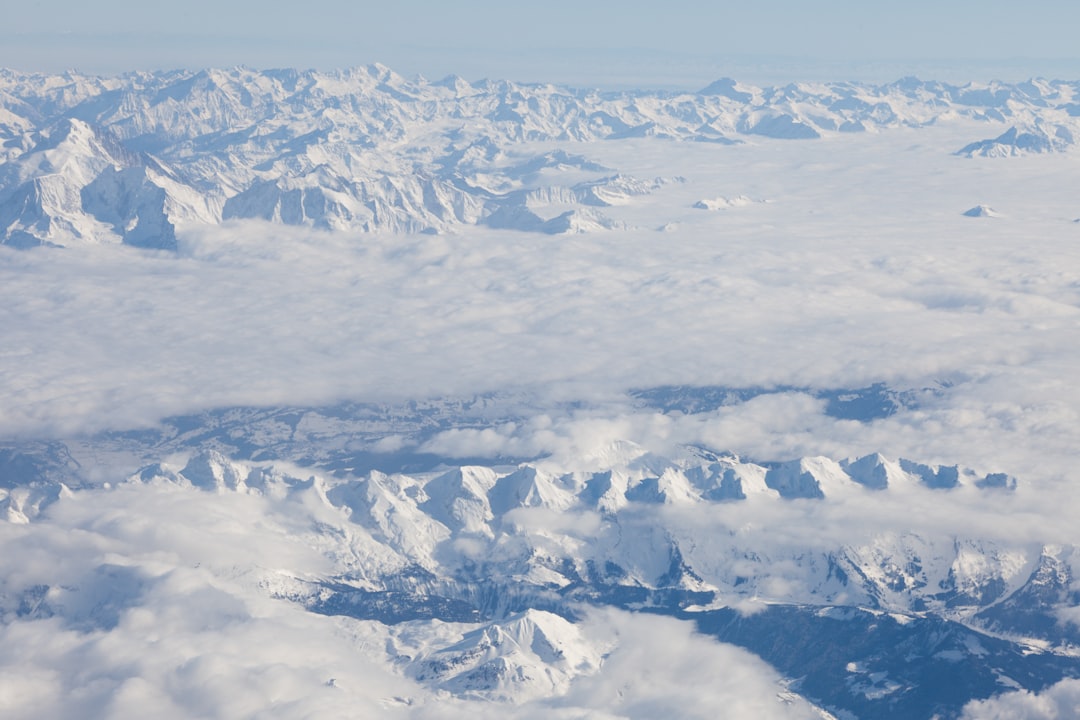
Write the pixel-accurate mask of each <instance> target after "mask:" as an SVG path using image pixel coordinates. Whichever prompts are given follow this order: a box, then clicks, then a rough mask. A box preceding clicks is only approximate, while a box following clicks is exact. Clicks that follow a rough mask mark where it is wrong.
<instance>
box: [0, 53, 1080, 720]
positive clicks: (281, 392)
mask: <svg viewBox="0 0 1080 720" xmlns="http://www.w3.org/2000/svg"><path fill="white" fill-rule="evenodd" d="M1078 133H1080V82H1072V81H1061V80H1044V79H1033V80H1030V81H1028V82H1022V83H1015V84H1007V83H983V84H974V83H973V84H968V85H950V84H946V83H940V82H933V81H923V80H918V79H915V78H905V79H902V80H899V81H897V82H894V83H890V84H885V85H868V84H859V83H848V82H837V83H821V84H791V85H787V86H783V87H768V88H760V87H754V86H751V85H747V84H743V83H740V82H737V81H735V80H730V79H721V80H718V81H717V82H715V83H712V84H711V85H709V86H708V87H705V88H702V89H701V90H699V91H698V92H695V93H681V92H660V91H621V92H610V93H609V92H601V91H594V90H577V89H568V88H563V87H556V86H551V85H533V84H520V83H513V82H507V81H495V80H482V81H475V82H468V81H466V80H464V79H461V78H457V77H449V78H446V79H444V80H441V81H438V82H431V81H427V80H424V79H422V78H417V79H413V80H410V79H406V78H403V77H401V76H399V75H397V74H395V73H394V72H393V71H391V70H390V69H388V68H385V67H382V66H378V65H375V66H370V67H366V68H357V69H353V70H347V71H341V72H334V73H326V72H315V71H297V70H274V71H255V70H250V69H245V68H236V69H232V70H210V71H204V72H188V71H177V72H155V73H149V72H147V73H132V74H128V75H123V76H118V77H108V78H106V77H92V76H86V75H81V74H78V73H75V72H69V73H65V74H63V75H43V74H27V73H21V72H16V71H9V70H0V329H2V337H3V341H2V342H0V398H2V402H0V548H2V552H0V716H2V717H4V718H31V717H33V718H38V717H55V718H117V719H120V718H135V717H146V716H148V715H149V716H153V717H155V718H191V717H205V718H303V717H319V718H332V717H342V718H346V717H349V718H352V717H362V718H369V717H372V718H373V717H380V718H382V717H386V718H395V717H409V718H458V717H461V718H464V717H470V718H476V717H479V718H486V717H492V718H496V717H497V718H506V717H509V718H540V717H543V718H567V719H571V718H601V719H603V718H611V719H614V718H634V719H637V718H659V717H672V718H710V719H713V718H747V717H755V718H819V719H820V718H836V719H839V720H852V719H856V718H861V719H871V718H927V719H930V718H966V719H968V720H973V719H975V718H999V717H1011V718H1064V717H1076V716H1080V549H1078V548H1080V534H1078V533H1080V531H1078V530H1077V523H1076V517H1077V516H1078V515H1080V484H1078V483H1077V482H1076V478H1075V474H1076V467H1077V462H1076V460H1077V454H1076V448H1078V447H1080V363H1077V362H1076V357H1078V356H1080V197H1078V196H1077V188H1080V150H1078V149H1076V148H1075V147H1074V145H1075V144H1076V138H1077V137H1080V135H1078Z"/></svg>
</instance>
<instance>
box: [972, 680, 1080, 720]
mask: <svg viewBox="0 0 1080 720" xmlns="http://www.w3.org/2000/svg"><path fill="white" fill-rule="evenodd" d="M1078 715H1080V680H1062V681H1061V682H1059V683H1057V684H1056V685H1051V686H1050V687H1048V688H1047V689H1046V690H1043V691H1042V692H1041V693H1032V692H1028V691H1026V690H1020V691H1018V692H1011V693H1004V694H1002V695H998V696H996V697H993V698H990V699H989V700H976V701H974V702H971V703H968V705H967V706H966V707H965V708H964V714H963V715H962V716H961V718H962V720H1065V719H1066V718H1073V717H1077V716H1078Z"/></svg>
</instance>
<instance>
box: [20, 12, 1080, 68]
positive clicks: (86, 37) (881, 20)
mask: <svg viewBox="0 0 1080 720" xmlns="http://www.w3.org/2000/svg"><path fill="white" fill-rule="evenodd" d="M162 8H163V6H162V5H159V4H154V3H148V2H145V0H98V1H97V2H94V3H86V2H85V1H81V2H75V1H74V0H26V1H24V2H18V3H13V6H12V7H10V8H8V9H6V10H5V11H4V18H3V29H0V66H7V67H13V68H17V69H21V70H37V69H40V70H59V69H64V68H77V69H80V70H83V71H87V72H106V73H111V72H119V71H123V70H128V69H157V68H174V67H206V66H231V65H238V64H243V65H249V66H252V67H282V66H296V67H318V68H330V67H344V66H350V65H361V64H367V63H371V62H382V63H384V64H386V65H389V66H390V67H392V68H394V69H395V70H398V71H399V72H402V73H404V74H406V75H413V74H416V73H421V74H423V75H425V76H428V77H442V76H443V75H446V74H448V73H451V72H456V73H458V74H461V75H463V76H465V77H466V78H470V79H476V78H479V77H484V76H487V77H508V78H512V79H520V80H552V81H556V82H568V83H572V84H579V85H600V86H604V85H610V86H614V85H634V84H642V85H661V86H662V85H671V86H689V87H692V86H695V85H699V84H702V83H704V82H707V81H708V80H710V79H712V78H715V77H716V76H718V75H720V74H729V75H732V76H735V77H739V78H745V79H747V80H750V81H755V80H756V81H761V80H768V81H782V80H784V79H846V78H849V77H851V78H855V77H858V78H863V79H882V80H888V79H895V78H896V77H900V76H902V75H905V74H912V73H915V74H919V75H921V76H924V77H931V76H935V77H941V78H943V79H952V78H957V77H970V78H971V79H990V78H991V77H1002V78H1004V79H1019V78H1021V77H1028V76H1031V75H1045V76H1057V77H1066V76H1067V77H1080V51H1078V50H1077V47H1078V44H1077V42H1076V40H1075V29H1076V28H1077V27H1080V3H1077V2H1075V0H1070V1H1068V2H1065V1H1062V0H1029V2H1027V3H1026V5H1024V6H1021V5H1019V4H1017V3H1015V2H1006V1H1003V0H982V1H981V2H978V1H976V0H952V1H949V0H937V2H934V1H931V0H908V1H907V2H902V3H901V2H871V1H869V0H863V1H861V2H856V1H855V0H822V1H819V2H800V1H797V0H771V1H768V0H765V1H759V2H745V1H744V2H719V3H712V4H704V3H700V2H688V1H686V0H666V1H665V2H663V3H661V2H657V1H656V0H653V1H650V2H644V1H642V0H623V1H622V2H606V1H598V0H594V1H593V2H581V1H580V0H547V1H546V2H540V3H528V4H526V3H511V2H507V1H505V0H503V1H501V2H500V1H494V0H457V2H445V1H443V2H438V1H435V0H398V1H397V2H392V3H390V2H386V3H383V2H380V3H373V2H363V1H361V2H346V1H345V0H306V1H305V2H283V1H282V0H264V1H263V2H253V1H252V0H240V1H238V2H221V1H220V0H218V1H217V2H214V1H212V0H187V1H186V2H183V3H176V4H174V5H172V6H171V7H169V9H167V10H165V9H162ZM946 76H948V77H946Z"/></svg>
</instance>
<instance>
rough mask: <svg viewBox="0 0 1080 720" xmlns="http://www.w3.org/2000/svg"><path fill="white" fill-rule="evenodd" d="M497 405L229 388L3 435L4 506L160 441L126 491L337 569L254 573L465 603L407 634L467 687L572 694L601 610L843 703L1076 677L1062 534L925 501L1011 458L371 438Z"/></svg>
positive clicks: (26, 600) (146, 452)
mask: <svg viewBox="0 0 1080 720" xmlns="http://www.w3.org/2000/svg"><path fill="white" fill-rule="evenodd" d="M829 392H831V391H829ZM837 394H838V395H842V396H844V397H849V396H853V395H856V394H857V393H856V392H854V391H845V392H842V393H839V392H838V393H837ZM496 405H497V404H496ZM492 408H493V406H492V405H490V404H485V403H480V402H478V401H477V399H473V400H470V401H455V400H443V401H432V402H430V403H427V404H423V403H414V404H412V405H411V406H410V407H408V408H403V407H401V408H399V407H393V408H391V407H386V408H380V407H376V406H337V407H333V408H321V409H320V408H280V409H269V410H254V409H242V408H237V409H230V410H226V411H220V412H217V413H209V414H207V415H204V416H201V417H194V418H176V419H174V420H172V421H168V422H167V423H165V425H163V426H162V428H161V430H160V431H159V432H156V433H146V432H143V433H132V434H127V433H117V434H110V435H103V436H99V437H96V438H93V439H89V440H81V441H79V442H78V443H75V444H72V445H71V446H67V445H65V444H64V443H60V442H52V443H37V444H34V443H29V444H10V445H8V446H6V447H5V448H3V449H2V450H0V501H2V502H3V507H4V508H5V509H6V511H7V519H8V521H9V522H15V523H39V522H47V519H46V518H47V517H48V516H49V515H50V513H52V512H53V511H54V510H51V509H50V508H54V509H55V508H62V507H63V504H64V503H65V502H77V501H79V499H80V498H85V499H87V500H90V501H92V499H93V498H94V497H98V496H99V494H100V493H108V492H113V491H114V490H109V489H107V488H104V487H102V486H100V485H98V484H96V482H94V481H92V480H90V478H91V477H99V476H100V470H98V469H95V468H94V467H93V463H94V462H95V460H94V458H96V457H97V456H98V453H104V454H105V455H106V456H108V457H126V458H130V462H140V461H141V462H145V461H147V460H153V459H155V458H156V460H155V461H153V462H151V463H150V464H144V465H143V466H142V467H141V468H139V469H137V470H135V469H133V470H132V471H131V472H130V474H129V476H128V479H127V480H126V481H125V482H123V483H121V484H120V487H123V488H126V490H125V492H140V489H142V490H141V491H143V492H161V491H164V490H165V489H167V491H168V492H170V493H181V494H183V495H185V496H191V495H195V496H203V497H205V498H206V501H207V502H208V503H212V502H213V501H214V499H215V498H217V499H222V498H226V497H229V496H233V497H237V496H240V497H253V498H258V499H259V500H260V502H264V503H267V504H268V505H267V509H268V512H269V515H268V516H272V517H277V518H282V517H296V518H298V519H297V520H296V521H295V522H294V527H295V528H296V529H295V530H293V532H294V533H299V535H297V538H296V539H297V541H298V542H302V543H303V544H305V545H308V546H310V547H316V548H319V549H320V552H321V553H323V554H324V556H325V557H326V558H327V559H328V560H329V561H330V564H331V566H332V570H330V571H328V572H322V573H317V574H313V573H310V572H305V571H300V572H297V571H295V570H293V571H284V570H283V571H270V570H260V571H259V572H260V577H262V579H261V580H260V581H259V583H260V587H261V588H263V592H265V593H266V594H267V595H269V596H270V597H274V598H278V599H280V600H283V601H286V600H287V601H291V602H293V603H296V604H298V605H300V606H302V607H304V608H306V609H307V610H309V611H310V612H313V613H316V614H318V615H328V616H347V617H351V618H356V619H360V620H365V621H372V620H373V621H378V622H380V623H384V624H386V625H389V626H391V627H397V626H402V627H403V628H404V627H413V626H414V625H415V624H417V623H420V624H423V623H430V622H433V621H438V623H449V624H451V625H453V624H457V623H463V624H464V625H462V627H463V630H462V632H461V634H460V635H459V636H449V635H448V636H446V638H445V640H444V641H442V642H441V644H439V643H436V644H435V645H429V646H427V649H425V650H423V651H422V652H419V654H413V653H406V652H405V651H404V650H400V651H395V652H400V653H402V654H400V655H394V656H393V657H394V658H395V659H394V662H395V663H397V664H398V665H399V666H400V667H401V668H402V671H403V672H405V673H406V674H407V675H408V676H409V677H411V678H413V679H414V680H416V681H418V682H420V683H422V684H424V685H426V686H428V687H431V688H433V689H434V690H436V691H438V692H442V693H446V694H448V695H449V696H453V697H455V698H459V699H462V700H484V701H493V702H512V703H521V702H527V701H529V700H530V699H534V698H542V697H553V696H559V695H561V694H564V693H566V692H568V688H569V687H570V686H571V685H572V684H573V683H574V682H575V678H579V677H586V676H589V675H591V674H593V673H595V672H597V671H598V668H600V667H602V665H603V662H604V660H603V652H602V651H601V650H600V649H598V646H596V645H595V644H594V643H592V642H591V641H586V640H584V639H583V638H582V637H581V635H580V632H579V629H578V627H577V626H576V625H575V623H576V622H577V621H578V620H580V619H581V617H582V614H583V613H584V612H586V610H587V608H589V607H615V608H621V609H625V610H633V611H637V612H642V611H644V612H648V613H652V614H660V615H669V616H672V617H675V618H679V619H682V620H683V621H686V622H688V623H692V624H694V626H695V627H697V628H698V630H699V631H700V632H702V633H705V634H708V635H711V636H713V637H716V638H718V639H720V640H723V641H725V642H729V643H734V644H737V645H740V646H742V647H744V648H747V649H749V650H750V651H752V652H754V653H756V654H758V655H759V656H760V657H762V658H764V659H765V660H766V661H768V662H769V663H771V664H773V665H774V666H775V667H777V668H778V669H779V670H780V671H781V672H783V673H784V674H785V675H787V676H788V677H790V678H799V680H798V682H797V683H795V684H793V685H791V686H790V688H789V690H790V691H791V692H794V693H801V694H802V695H803V696H805V697H806V698H808V699H809V700H811V701H813V702H814V703H817V704H819V705H821V706H823V707H824V708H826V709H828V710H830V711H831V712H834V713H839V715H838V716H841V717H842V716H844V715H843V713H850V714H852V715H854V716H856V717H875V716H886V715H895V716H904V717H931V716H933V715H935V714H936V715H938V716H941V717H955V716H957V714H958V713H959V711H960V709H961V708H962V707H963V705H964V704H965V703H966V702H967V701H969V700H971V699H973V698H984V697H988V696H991V695H993V694H995V693H999V692H1002V691H1003V690H1006V689H1010V688H1018V687H1019V688H1026V689H1029V690H1041V689H1042V688H1044V687H1046V686H1048V685H1051V684H1053V683H1055V682H1058V681H1060V680H1061V679H1062V678H1068V677H1076V676H1080V663H1078V661H1077V659H1076V657H1075V653H1074V652H1073V650H1072V647H1073V646H1074V643H1075V642H1077V638H1078V637H1080V635H1078V633H1077V630H1076V626H1075V625H1071V624H1067V623H1066V624H1063V623H1062V618H1063V617H1065V615H1063V613H1068V612H1070V611H1071V608H1074V607H1075V605H1076V603H1077V602H1078V597H1077V595H1076V592H1075V590H1074V588H1073V585H1074V578H1075V577H1076V573H1077V563H1076V558H1077V554H1076V551H1075V549H1074V548H1073V547H1072V546H1065V545H1058V544H1052V543H1041V542H1038V541H1037V540H1036V541H1032V540H1013V539H1010V538H1009V536H1008V533H1003V534H996V535H995V534H992V533H990V534H986V535H977V534H970V533H964V532H960V531H952V530H950V529H948V528H942V527H941V526H940V525H934V524H932V523H931V524H930V525H924V524H921V523H920V522H919V520H918V519H917V518H918V515H919V513H920V512H925V511H926V509H927V508H949V507H956V508H961V507H966V506H968V505H970V504H972V503H983V504H986V505H987V507H998V508H1000V509H1001V510H1002V511H1007V508H1009V507H1010V504H1011V503H1012V502H1013V501H1014V497H1015V495H1016V493H1015V492H1014V491H1013V489H1015V488H1016V487H1017V486H1018V485H1020V486H1022V479H1021V480H1017V479H1015V478H1011V477H1008V476H1005V475H1002V474H1000V473H993V472H991V473H976V472H975V471H973V470H970V469H965V468H960V467H957V466H941V465H934V464H928V463H922V462H918V461H911V460H905V459H899V460H897V459H891V458H886V457H884V456H882V455H880V454H871V455H867V456H864V457H861V458H853V459H842V460H839V461H838V460H834V459H831V458H825V457H805V458H797V459H792V460H781V461H775V462H763V461H757V462H755V461H749V460H745V459H741V458H739V457H737V456H735V455H733V454H731V453H725V452H718V451H716V450H712V449H709V448H704V447H692V446H683V447H681V448H678V449H677V450H675V451H673V452H670V453H667V454H663V455H661V454H657V453H654V452H649V451H647V450H646V449H645V448H642V447H640V446H637V445H635V444H634V443H631V442H628V441H618V442H616V443H614V444H612V445H611V446H610V447H606V448H603V449H601V450H600V451H598V452H596V453H594V454H592V455H591V456H590V457H589V458H588V459H587V460H586V459H585V458H579V459H577V460H575V459H572V458H562V459H556V458H555V457H540V458H532V459H522V458H501V459H498V460H496V461H491V460H488V461H482V460H480V459H477V460H473V461H469V462H460V461H458V462H456V463H455V462H454V461H451V460H450V459H448V458H440V457H438V456H431V455H424V454H423V453H408V452H401V451H394V452H389V453H384V454H382V455H381V457H376V455H377V453H376V454H373V453H372V452H370V451H368V450H364V449H363V448H364V447H365V446H366V445H367V444H368V443H377V442H378V441H379V440H380V439H382V438H384V437H386V436H387V434H391V435H394V436H395V437H398V438H413V440H405V441H404V442H414V441H415V442H418V443H420V444H423V443H424V442H425V441H424V439H423V438H425V437H426V438H431V437H434V436H437V435H438V434H439V433H443V432H446V431H448V430H452V429H454V428H462V427H464V428H472V429H476V428H482V427H484V426H486V425H488V424H490V423H497V422H505V421H506V418H500V419H498V420H496V419H493V416H492ZM482 416H484V417H486V418H487V419H486V420H484V419H481V417H482ZM166 458H169V459H168V460H166ZM140 459H141V460H140ZM178 459H179V460H178ZM373 465H379V466H381V467H382V469H381V470H378V469H372V466H373ZM113 472H114V473H115V470H114V471H113ZM208 507H209V506H208ZM920 508H922V509H923V510H920ZM102 572H109V573H113V574H115V572H120V570H107V569H106V570H102ZM95 577H96V576H95ZM110 577H111V575H110ZM7 582H8V584H7V586H5V588H4V589H3V593H0V602H3V603H8V604H10V603H13V602H14V603H16V604H20V603H21V605H19V606H20V607H22V606H25V608H33V609H32V611H31V610H26V612H28V613H32V614H34V616H35V617H49V616H50V615H53V614H56V615H63V614H64V613H69V609H70V608H69V605H65V604H64V603H68V604H71V603H78V602H82V601H81V600H80V599H79V598H80V596H78V595H77V593H76V594H72V593H73V591H72V590H71V589H64V588H59V587H57V588H51V587H42V586H40V585H30V586H26V587H22V586H18V582H17V581H15V580H9V581H7ZM95 582H96V581H95ZM103 582H104V581H103ZM110 582H112V581H110ZM116 582H118V583H119V584H116V583H113V585H114V586H115V587H116V588H118V589H117V590H116V592H118V593H120V594H121V595H122V594H123V592H124V591H123V588H124V587H126V586H125V585H124V584H123V582H120V581H119V580H117V581H116ZM12 583H14V584H12ZM132 587H133V588H134V589H133V590H132V592H138V591H139V590H138V588H139V587H141V586H140V585H139V583H135V584H134V585H132ZM102 602H105V600H102ZM130 602H134V600H133V599H130V598H129V599H126V600H125V599H124V598H121V597H116V598H112V597H110V598H109V599H108V602H107V603H106V605H102V606H101V607H106V606H107V607H113V608H120V607H126V605H125V603H130ZM75 606H76V605H71V607H75ZM79 607H81V605H79ZM9 609H11V610H12V612H15V610H16V609H17V608H15V607H14V606H12V608H9ZM95 612H97V611H95ZM110 612H113V614H114V615H115V614H116V612H119V611H115V612H114V611H112V610H110ZM80 617H82V616H80ZM97 617H98V616H97V615H94V616H93V617H90V616H88V618H89V619H85V621H86V622H99V620H100V621H101V622H104V620H101V619H100V618H98V619H94V618H97ZM102 617H104V616H102ZM110 617H111V616H110ZM80 622H83V620H80ZM112 622H115V621H112ZM410 624H413V625H410ZM417 627H418V626H417ZM436 627H442V625H438V624H437V625H436ZM402 632H404V630H403V631H402ZM410 632H412V631H410ZM455 638H456V639H455Z"/></svg>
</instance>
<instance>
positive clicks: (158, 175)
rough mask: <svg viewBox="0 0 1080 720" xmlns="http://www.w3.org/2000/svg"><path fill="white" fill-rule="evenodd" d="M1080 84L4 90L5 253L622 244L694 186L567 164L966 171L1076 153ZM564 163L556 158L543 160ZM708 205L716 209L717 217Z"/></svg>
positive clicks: (1, 237)
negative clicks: (301, 234)
mask: <svg viewBox="0 0 1080 720" xmlns="http://www.w3.org/2000/svg"><path fill="white" fill-rule="evenodd" d="M1078 95H1080V87H1078V84H1077V83H1075V82H1062V81H1046V80H1031V81H1029V82H1024V83H1017V84H1005V83H990V84H983V85H974V84H969V85H963V86H956V85H949V84H946V83H940V82H925V81H921V80H918V79H915V78H905V79H903V80H900V81H897V82H894V83H890V84H887V85H880V86H874V85H864V84H858V83H829V84H791V85H786V86H783V87H769V88H758V87H752V86H748V85H743V84H741V83H738V82H736V81H734V80H730V79H722V80H718V81H717V82H715V83H712V84H711V85H709V86H708V87H705V88H702V89H701V90H700V91H699V92H696V93H683V94H680V93H670V92H656V91H652V92H619V93H603V92H598V91H587V90H573V89H567V88H561V87H555V86H551V85H527V84H519V83H512V82H505V81H489V80H482V81H478V82H472V83H470V82H467V81H465V80H463V79H461V78H458V77H448V78H446V79H444V80H441V81H438V82H429V81H426V80H423V79H416V80H407V79H405V78H403V77H401V76H399V75H397V74H395V73H394V72H393V71H391V70H390V69H388V68H386V67H383V66H379V65H373V66H369V67H366V68H357V69H353V70H348V71H342V72H336V73H324V72H315V71H296V70H276V71H263V72H259V71H254V70H249V69H244V68H235V69H233V70H208V71H203V72H160V73H135V74H129V75H124V76H121V77H115V78H102V77H92V76H84V75H79V74H77V73H73V72H69V73H65V74H63V75H36V74H25V73H18V72H13V71H3V72H0V145H2V147H3V154H2V155H0V158H2V159H3V160H4V163H3V164H2V165H0V242H3V243H6V244H9V245H14V246H18V247H26V246H32V245H38V244H57V245H63V244H70V243H73V242H116V241H122V242H124V243H127V244H130V245H136V246H140V247H153V248H166V249H167V248H171V247H175V228H176V227H177V226H178V225H183V224H212V223H220V222H223V221H228V220H234V219H246V218H249V219H262V220H267V221H271V222H276V223H283V224H287V225H302V226H310V227H315V228H322V229H326V230H342V229H354V230H365V231H374V230H391V231H405V232H446V231H448V230H451V229H453V228H455V227H461V226H468V225H476V224H483V225H488V226H491V227H497V228H514V229H521V230H534V231H541V232H547V233H563V232H584V231H590V230H602V229H611V228H617V227H620V224H619V223H618V222H617V221H615V220H613V219H611V218H609V217H608V216H607V215H606V214H605V213H604V208H605V207H610V206H612V205H618V204H622V203H626V202H628V201H630V200H631V199H632V198H633V197H634V196H637V195H642V194H648V193H650V192H652V191H653V190H654V189H656V188H657V187H658V186H659V185H662V184H664V183H669V182H676V181H677V180H678V178H654V177H628V176H626V175H623V174H621V173H620V172H619V169H618V168H613V167H606V166H604V165H602V164H599V163H596V162H593V161H592V160H590V159H589V158H588V157H587V156H583V155H581V154H579V153H568V152H566V151H565V150H561V149H559V148H558V147H556V146H557V145H559V144H572V143H582V142H593V141H599V140H616V139H626V138H655V139H657V140H668V141H678V142H707V143H721V144H736V143H742V142H758V141H761V140H762V139H774V138H779V139H788V140H793V141H811V140H814V139H819V138H821V137H823V136H832V135H839V134H844V133H862V132H879V131H886V130H888V129H889V128H895V127H901V126H907V127H917V126H923V125H928V124H934V123H944V122H951V121H955V120H958V119H966V120H972V121H979V122H985V123H986V125H987V131H986V134H987V135H989V137H982V138H980V137H978V136H976V137H973V138H972V139H971V142H970V143H969V144H967V145H965V146H963V147H958V148H956V152H957V153H958V154H961V155H966V156H974V155H985V156H1007V155H1016V154H1023V153H1043V152H1060V151H1064V150H1066V149H1067V148H1069V147H1070V146H1071V145H1072V144H1073V143H1074V137H1075V136H1076V134H1077V132H1080V119H1078V118H1080V102H1078ZM541 143H548V144H550V145H551V148H550V149H548V150H546V151H543V150H538V149H537V145H538V144H541ZM702 202H705V203H707V202H709V201H708V200H703V201H702Z"/></svg>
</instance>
